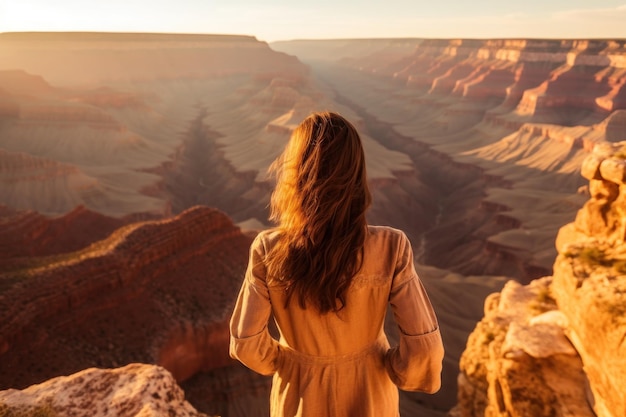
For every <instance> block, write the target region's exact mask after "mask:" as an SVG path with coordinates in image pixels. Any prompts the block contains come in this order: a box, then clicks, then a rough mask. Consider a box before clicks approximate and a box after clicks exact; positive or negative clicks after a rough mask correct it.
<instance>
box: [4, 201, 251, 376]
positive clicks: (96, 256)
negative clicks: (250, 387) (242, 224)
mask: <svg viewBox="0 0 626 417" xmlns="http://www.w3.org/2000/svg"><path fill="white" fill-rule="evenodd" d="M249 243H250V239H249V238H248V237H246V236H244V235H243V234H242V233H241V232H240V230H239V229H238V228H237V227H236V226H234V225H233V223H232V222H231V220H230V219H229V218H228V217H227V216H226V215H224V214H222V213H221V212H219V211H217V210H215V209H210V208H206V207H200V206H198V207H194V208H191V209H189V210H187V211H185V212H183V213H181V214H180V215H179V216H177V217H174V218H172V219H167V220H161V221H146V222H140V223H133V224H130V225H128V226H125V227H122V228H121V229H118V230H117V231H115V232H114V233H113V234H112V235H111V236H109V237H108V238H106V239H104V240H101V241H99V242H96V243H94V244H92V245H91V246H89V247H87V248H85V249H83V250H80V251H78V252H72V253H65V254H60V255H56V256H52V257H45V258H31V260H30V263H29V264H28V265H22V266H21V269H17V270H12V271H5V272H4V273H3V274H2V275H0V290H1V292H0V315H1V318H0V323H1V324H0V335H1V338H0V387H2V388H8V387H24V386H27V385H30V384H32V383H35V382H40V381H42V380H45V379H48V378H50V377H53V376H56V375H61V374H68V373H72V372H76V371H78V370H80V369H84V368H88V367H91V366H104V367H113V366H119V365H122V364H126V363H130V362H147V363H157V364H162V365H164V366H166V367H167V368H169V369H170V370H171V371H172V372H173V373H174V376H175V377H176V378H177V379H179V380H181V379H185V378H187V377H189V376H190V375H192V374H193V373H195V372H197V371H199V370H201V369H204V370H207V369H212V368H214V367H219V366H224V365H227V364H230V363H231V361H230V359H229V358H228V354H227V351H228V349H227V343H228V329H227V320H228V318H229V316H230V309H231V306H232V304H233V303H234V298H235V296H236V293H237V290H238V288H239V286H240V282H241V277H242V276H243V272H244V269H245V265H246V262H247V248H248V246H249ZM181 352H187V353H188V354H181Z"/></svg>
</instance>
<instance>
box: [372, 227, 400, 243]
mask: <svg viewBox="0 0 626 417" xmlns="http://www.w3.org/2000/svg"><path fill="white" fill-rule="evenodd" d="M367 229H368V235H369V236H371V237H373V238H374V239H384V240H391V241H402V240H405V239H406V238H407V237H406V234H405V233H404V232H403V231H402V230H400V229H396V228H394V227H391V226H376V225H367Z"/></svg>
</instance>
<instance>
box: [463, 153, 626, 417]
mask: <svg viewBox="0 0 626 417" xmlns="http://www.w3.org/2000/svg"><path fill="white" fill-rule="evenodd" d="M623 147H624V143H616V144H613V145H606V146H603V147H601V148H598V150H597V151H596V150H594V154H593V155H592V157H589V158H588V159H587V161H586V164H587V166H586V168H585V167H584V168H583V170H586V172H585V173H584V174H585V175H586V177H587V178H588V179H589V180H590V185H589V191H590V200H589V201H588V202H587V203H586V204H585V205H584V206H583V208H581V209H580V210H579V212H578V215H577V216H576V220H575V222H574V223H570V224H568V225H565V226H563V227H562V228H561V229H560V231H559V235H558V237H557V241H556V246H557V250H558V252H559V255H558V257H557V259H556V261H555V263H554V275H553V276H552V277H549V278H545V279H542V280H538V281H534V282H532V283H531V284H529V285H527V286H525V287H523V286H520V285H519V284H517V283H512V282H510V283H507V284H506V285H505V287H504V288H503V290H502V292H501V293H500V294H499V295H497V296H493V297H490V298H489V299H488V300H487V301H486V309H485V317H484V319H483V320H482V321H481V322H480V323H479V324H478V325H477V326H476V329H475V330H474V333H472V335H470V338H469V339H468V344H467V348H466V350H465V352H464V353H463V356H462V358H461V375H460V376H459V404H458V407H457V408H456V409H455V410H454V413H455V415H459V416H464V417H469V416H483V415H485V416H487V415H488V416H503V417H504V416H507V417H510V416H533V417H540V416H593V415H595V416H598V417H616V416H624V415H626V397H624V392H626V345H625V342H624V341H625V340H626V337H625V336H624V335H625V334H626V243H625V242H624V237H625V228H626V226H625V223H626V216H625V211H624V210H625V209H624V207H625V204H624V203H625V201H626V191H625V190H626V188H625V187H624V185H625V181H626V178H625V177H624V167H625V166H626V165H624V164H623V161H622V160H621V159H617V158H615V157H614V156H613V154H615V153H619V152H621V149H623ZM611 152H612V153H611ZM620 158H621V156H620ZM598 165H599V166H600V169H599V170H598V169H597V168H594V167H597V166H598ZM603 166H604V168H602V167H603ZM598 174H599V177H598ZM495 301H497V305H494V302H495ZM487 306H488V307H487ZM545 310H547V311H545ZM544 311H545V312H544ZM583 364H584V366H583Z"/></svg>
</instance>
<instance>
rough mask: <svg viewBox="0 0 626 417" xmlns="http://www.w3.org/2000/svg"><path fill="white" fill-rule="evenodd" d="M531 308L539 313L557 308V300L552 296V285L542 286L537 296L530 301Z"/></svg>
mask: <svg viewBox="0 0 626 417" xmlns="http://www.w3.org/2000/svg"><path fill="white" fill-rule="evenodd" d="M530 308H531V309H532V310H535V311H536V312H537V313H539V314H540V313H545V312H546V311H550V310H554V309H555V308H556V300H555V299H554V297H552V292H551V291H550V287H542V288H541V289H539V291H538V292H537V298H536V299H535V300H534V301H532V302H531V303H530Z"/></svg>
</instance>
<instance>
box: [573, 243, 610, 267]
mask: <svg viewBox="0 0 626 417" xmlns="http://www.w3.org/2000/svg"><path fill="white" fill-rule="evenodd" d="M578 257H579V258H580V260H581V261H583V262H585V263H588V264H591V265H603V266H608V264H610V263H609V262H608V260H607V259H606V254H605V253H604V251H603V250H602V249H600V248H597V247H595V246H588V247H585V248H583V249H582V250H581V251H580V253H579V254H578Z"/></svg>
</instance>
